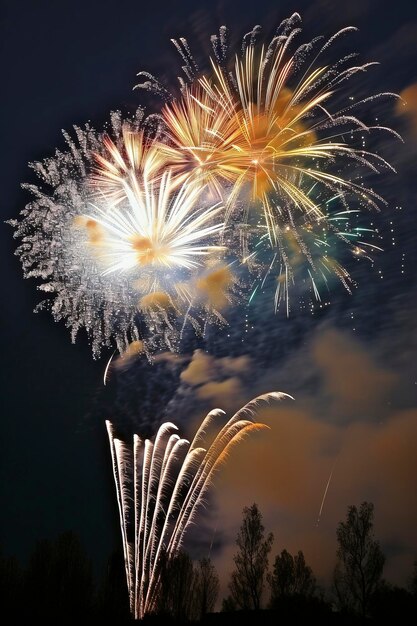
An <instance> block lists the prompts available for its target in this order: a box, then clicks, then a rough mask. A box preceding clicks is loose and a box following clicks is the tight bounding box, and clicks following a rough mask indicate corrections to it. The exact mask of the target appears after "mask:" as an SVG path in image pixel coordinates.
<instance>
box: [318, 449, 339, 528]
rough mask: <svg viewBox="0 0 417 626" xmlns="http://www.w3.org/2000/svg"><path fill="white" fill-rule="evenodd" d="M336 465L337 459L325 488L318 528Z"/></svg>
mask: <svg viewBox="0 0 417 626" xmlns="http://www.w3.org/2000/svg"><path fill="white" fill-rule="evenodd" d="M335 465H336V461H335V462H334V463H333V467H332V469H331V472H330V476H329V478H328V480H327V483H326V488H325V490H324V494H323V498H322V501H321V505H320V510H319V514H318V516H317V522H316V528H317V527H318V525H319V524H320V520H321V514H322V512H323V507H324V502H325V500H326V496H327V492H328V490H329V487H330V483H331V480H332V477H333V472H334V468H335Z"/></svg>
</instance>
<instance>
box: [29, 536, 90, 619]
mask: <svg viewBox="0 0 417 626" xmlns="http://www.w3.org/2000/svg"><path fill="white" fill-rule="evenodd" d="M25 584H26V589H25V598H26V600H27V605H28V607H29V611H30V615H31V617H32V618H33V619H35V618H36V619H40V620H41V621H43V622H45V621H46V620H50V621H51V622H52V621H54V622H55V623H60V624H67V623H71V624H73V623H74V622H76V621H77V620H80V619H85V618H86V617H87V616H88V615H89V614H90V613H91V611H92V604H93V602H92V601H93V589H94V586H93V577H92V568H91V562H90V560H89V558H88V557H87V555H86V553H85V552H84V548H83V547H82V545H81V542H80V540H79V538H78V537H77V535H75V534H74V533H73V532H71V531H67V532H64V533H62V534H61V535H59V536H58V537H57V539H56V540H55V541H53V542H51V541H47V540H44V541H40V542H38V544H37V545H36V547H35V549H34V551H33V553H32V555H31V558H30V560H29V565H28V569H27V573H26V583H25Z"/></svg>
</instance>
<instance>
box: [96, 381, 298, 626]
mask: <svg viewBox="0 0 417 626" xmlns="http://www.w3.org/2000/svg"><path fill="white" fill-rule="evenodd" d="M289 397H290V396H288V395H287V394H284V393H279V392H271V393H267V394H263V395H261V396H258V397H256V398H255V399H253V400H251V401H250V402H248V403H247V404H246V405H245V406H243V407H242V408H241V409H240V410H239V411H237V412H236V413H235V414H234V415H233V416H232V417H231V418H230V419H229V420H228V421H227V422H226V423H225V422H224V415H225V413H224V411H222V410H221V409H213V410H212V411H210V412H209V413H208V415H207V416H206V417H205V418H204V420H203V422H202V423H201V425H200V427H199V428H198V430H197V432H196V434H195V436H194V439H193V440H192V441H191V443H190V442H189V441H187V440H186V439H183V438H181V437H180V436H179V435H178V429H177V427H176V426H175V424H173V423H172V422H166V423H164V424H162V425H161V426H160V427H159V429H158V431H157V433H156V435H155V437H154V438H153V440H151V439H145V440H143V439H141V438H140V437H139V436H138V435H134V437H133V445H131V444H129V443H126V442H124V441H122V440H121V439H119V438H117V437H116V436H115V430H114V426H113V425H112V423H111V422H110V421H106V426H107V432H108V436H109V443H110V451H111V457H112V463H113V474H114V481H115V486H116V495H117V503H118V508H119V518H120V527H121V534H122V543H123V551H124V559H125V569H126V581H127V588H128V593H129V601H130V611H131V614H132V616H133V617H134V618H135V619H141V618H143V617H144V615H146V614H149V613H154V612H156V611H157V609H158V593H159V591H160V585H161V573H162V571H161V570H162V567H163V564H167V563H168V562H169V561H170V559H172V557H173V556H175V554H177V553H178V550H179V548H180V547H181V545H182V543H183V541H184V535H185V533H186V530H187V528H188V526H189V524H190V523H191V522H192V521H193V519H194V518H195V516H196V513H197V509H198V508H199V506H201V505H202V503H203V501H204V496H205V494H206V492H207V489H208V488H209V486H210V484H211V482H212V480H213V473H214V472H215V471H216V470H217V469H218V467H219V465H220V464H221V463H223V462H224V461H225V459H226V457H227V455H228V453H229V451H230V449H231V447H232V446H233V445H234V444H236V443H238V442H239V441H241V440H242V438H243V437H244V436H245V435H247V434H248V433H250V432H252V431H257V430H260V429H263V428H267V426H265V425H264V424H261V423H259V422H256V421H254V415H255V412H256V408H257V406H258V404H259V403H260V402H262V401H264V402H270V401H271V400H281V399H283V398H289Z"/></svg>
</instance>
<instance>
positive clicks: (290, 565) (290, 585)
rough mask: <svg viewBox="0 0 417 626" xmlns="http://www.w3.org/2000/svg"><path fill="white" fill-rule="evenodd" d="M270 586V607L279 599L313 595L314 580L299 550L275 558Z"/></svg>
mask: <svg viewBox="0 0 417 626" xmlns="http://www.w3.org/2000/svg"><path fill="white" fill-rule="evenodd" d="M269 582H270V585H271V607H274V606H275V605H276V604H277V602H278V601H279V599H282V598H289V597H295V596H298V597H303V598H308V597H311V596H312V595H313V594H314V591H315V589H316V579H315V577H314V576H313V570H312V569H311V567H309V566H308V565H307V564H306V562H305V558H304V554H303V552H302V551H301V550H299V551H298V553H297V554H296V555H294V556H292V555H291V554H290V553H289V552H287V550H282V552H281V554H278V555H277V556H276V557H275V561H274V565H273V573H272V575H271V576H270V577H269Z"/></svg>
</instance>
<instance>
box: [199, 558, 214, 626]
mask: <svg viewBox="0 0 417 626" xmlns="http://www.w3.org/2000/svg"><path fill="white" fill-rule="evenodd" d="M194 577H195V580H194V603H195V614H196V619H198V620H202V619H203V618H204V617H205V615H207V613H210V612H212V611H213V609H214V606H215V604H216V600H217V597H218V595H219V586H220V585H219V577H218V575H217V572H216V569H215V567H214V565H213V564H212V562H211V560H210V559H209V558H203V559H201V560H200V561H199V562H198V565H197V566H196V567H195V569H194Z"/></svg>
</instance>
